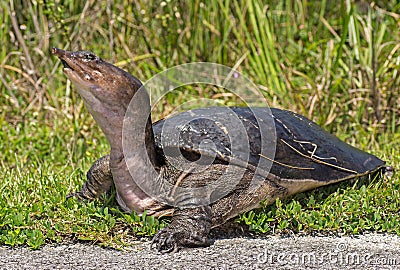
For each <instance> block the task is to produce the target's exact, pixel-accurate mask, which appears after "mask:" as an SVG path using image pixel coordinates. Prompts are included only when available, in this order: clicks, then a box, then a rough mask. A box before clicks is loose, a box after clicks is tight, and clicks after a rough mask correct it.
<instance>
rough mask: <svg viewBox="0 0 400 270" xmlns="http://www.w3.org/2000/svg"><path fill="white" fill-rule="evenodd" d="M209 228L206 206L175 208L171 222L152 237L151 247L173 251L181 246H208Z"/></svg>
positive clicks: (209, 222)
mask: <svg viewBox="0 0 400 270" xmlns="http://www.w3.org/2000/svg"><path fill="white" fill-rule="evenodd" d="M210 228H211V219H210V210H209V209H208V207H199V208H190V209H183V210H176V211H175V214H174V216H173V217H172V221H171V223H170V224H169V225H168V226H167V227H166V228H164V229H162V230H160V231H159V232H158V233H157V234H156V235H155V236H154V238H153V240H152V242H151V247H153V246H156V248H157V250H158V251H159V252H161V253H170V252H172V253H174V252H177V251H178V250H179V249H180V248H182V247H208V246H210V244H211V241H210V239H209V237H208V234H209V232H210Z"/></svg>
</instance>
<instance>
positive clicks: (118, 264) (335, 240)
mask: <svg viewBox="0 0 400 270" xmlns="http://www.w3.org/2000/svg"><path fill="white" fill-rule="evenodd" d="M399 240H400V237H399V236H396V235H384V234H368V235H360V236H351V237H349V236H346V237H337V236H335V237H334V236H332V237H330V236H329V237H327V236H323V237H322V236H319V237H318V236H317V237H316V236H298V235H295V236H289V237H288V236H286V237H280V236H266V237H263V238H243V237H241V238H231V239H218V240H215V242H214V244H213V245H211V246H210V247H208V248H191V249H183V250H181V251H179V252H178V253H175V254H160V253H158V252H156V251H155V250H153V249H150V242H148V241H145V242H137V243H136V244H134V245H133V246H132V249H131V250H129V251H127V250H124V251H118V250H115V249H109V248H102V247H99V246H96V245H89V244H82V243H67V244H50V245H46V246H44V247H43V248H41V249H40V250H35V251H32V250H29V249H28V248H26V247H18V248H10V247H4V246H3V247H1V246H0V269H7V270H9V269H277V268H279V269H400V241H399Z"/></svg>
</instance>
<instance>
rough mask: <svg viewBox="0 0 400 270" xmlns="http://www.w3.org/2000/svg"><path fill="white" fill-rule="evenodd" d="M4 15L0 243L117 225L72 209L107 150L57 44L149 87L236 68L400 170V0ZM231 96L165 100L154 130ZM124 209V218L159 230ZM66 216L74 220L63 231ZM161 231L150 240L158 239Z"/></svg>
mask: <svg viewBox="0 0 400 270" xmlns="http://www.w3.org/2000/svg"><path fill="white" fill-rule="evenodd" d="M0 16H1V18H2V24H1V27H0V42H1V44H2V47H1V48H0V82H1V83H0V124H1V130H0V149H2V151H1V152H0V171H1V173H2V174H3V175H4V177H3V180H2V182H1V187H3V188H2V191H1V193H0V243H5V242H7V241H8V242H9V243H11V242H12V241H14V242H15V241H17V242H18V241H20V242H21V241H22V243H30V245H31V246H32V247H35V246H38V245H40V244H41V242H40V241H41V239H42V237H44V236H45V238H49V239H56V238H57V237H58V236H60V235H71V234H74V235H78V238H79V237H81V238H83V239H86V238H87V239H89V238H90V239H92V238H95V239H100V238H102V239H104V237H106V236H105V235H104V234H101V235H100V233H98V232H96V233H93V234H94V236H93V235H92V233H90V232H87V230H89V229H88V228H89V227H90V224H92V223H93V222H95V221H93V218H94V217H99V216H100V219H101V221H99V220H97V221H96V222H97V223H96V222H95V223H96V224H97V225H96V226H98V228H100V227H101V228H104V226H105V227H107V226H111V227H112V228H114V229H115V226H114V225H115V221H112V220H111V219H110V216H109V214H108V212H107V213H105V212H104V209H103V208H101V207H100V208H96V207H98V205H94V206H93V205H92V206H88V208H85V209H81V208H78V206H77V205H76V204H72V203H70V205H69V206H70V208H68V207H67V208H66V207H65V205H64V204H63V202H62V199H61V198H63V196H64V195H65V193H67V192H68V191H71V190H73V189H76V188H77V186H79V184H80V183H81V182H82V181H83V177H84V175H83V172H82V171H84V170H86V169H87V168H88V166H90V162H91V161H93V160H94V159H95V158H96V157H98V156H100V155H102V154H105V153H107V151H108V146H107V143H106V141H105V138H104V136H103V135H102V134H101V132H100V130H99V128H98V127H97V125H96V124H95V123H94V121H93V120H92V119H91V117H90V116H89V115H88V113H87V111H86V110H85V109H84V106H83V103H82V101H81V100H80V98H79V97H78V96H77V95H76V93H75V92H74V91H73V89H72V87H71V85H70V83H69V82H68V81H67V80H66V78H65V76H64V75H63V74H62V71H61V66H60V62H59V61H58V60H57V59H56V58H55V57H53V56H51V54H50V49H51V47H53V46H56V47H59V48H64V49H69V50H80V49H85V50H91V51H93V52H95V53H96V54H98V55H100V56H101V57H102V58H104V59H106V60H109V61H111V62H114V63H116V64H117V65H119V66H120V67H122V68H124V69H126V70H128V71H129V72H131V73H132V74H134V75H135V76H136V77H138V78H139V79H140V80H142V81H146V80H147V79H149V78H150V77H151V76H152V75H154V74H156V73H157V72H159V71H162V70H163V69H165V68H168V67H172V66H175V65H178V64H183V63H187V62H193V61H207V62H216V63H220V64H224V65H227V66H231V67H233V66H235V67H237V68H238V69H239V70H240V71H241V72H243V73H244V74H246V75H248V77H250V78H251V79H252V80H253V82H255V83H256V84H257V85H259V87H260V89H261V90H262V91H263V93H264V96H265V98H266V100H267V101H268V103H269V104H270V105H271V106H275V107H281V108H286V109H290V110H293V111H297V112H299V113H302V114H304V115H306V116H308V117H309V118H312V119H313V120H315V121H316V122H317V123H319V124H320V125H322V126H324V127H325V128H326V129H328V130H330V131H332V132H335V133H336V134H337V135H338V136H340V137H341V138H343V139H345V140H346V141H347V142H349V143H352V144H353V145H356V146H358V147H360V148H363V149H368V150H369V151H372V152H374V153H375V154H377V155H378V156H380V157H382V158H384V159H386V160H389V163H390V164H391V165H393V166H395V167H399V160H398V158H397V157H398V151H399V148H400V147H399V146H400V136H399V134H400V131H399V126H400V105H399V104H400V76H399V66H400V36H399V30H398V29H399V27H400V4H399V3H398V1H396V0H388V1H377V2H373V3H371V4H369V3H367V2H366V1H362V0H360V1H350V0H341V1H339V2H335V1H326V0H322V1H314V2H313V1H306V0H285V1H277V0H275V1H272V0H270V1H261V0H250V1H230V0H214V1H200V0H195V1H192V2H185V1H184V2H182V3H179V4H178V3H177V2H176V1H169V0H167V1H162V2H159V1H153V0H134V1H126V0H119V1H110V0H108V1H92V0H90V1H72V0H66V1H55V0H50V1H32V0H28V1H14V0H9V1H2V2H0ZM218 91H220V90H219V89H216V88H213V87H210V86H201V85H194V86H192V87H188V88H184V89H183V90H182V92H181V93H173V94H171V95H173V96H172V98H168V97H167V98H166V99H165V100H163V102H162V106H159V107H158V110H159V111H156V112H155V117H154V120H156V119H157V118H158V117H161V116H165V115H167V114H168V113H169V112H170V111H172V110H173V108H174V107H175V106H177V105H179V103H181V102H184V101H186V100H187V99H188V97H190V96H195V95H198V94H200V95H201V96H202V97H213V96H214V95H216V94H217V92H218ZM226 98H227V99H230V98H231V97H230V96H229V95H227V96H226ZM382 145H385V147H384V148H382ZM393 181H394V183H395V184H394V185H395V186H396V183H398V177H397V178H396V177H395V178H394V180H393ZM49 187H50V188H49ZM396 187H397V186H396ZM46 188H49V189H48V190H47V189H46ZM44 190H47V191H48V192H47V193H46V192H45V193H43V191H44ZM389 191H390V192H392V191H393V186H392V187H391V189H390V190H389ZM377 192H378V191H377ZM46 194H47V195H46ZM374 194H375V193H374ZM374 194H372V195H369V196H374ZM27 202H30V203H27ZM72 205H74V206H72ZM376 207H377V208H379V207H380V205H379V204H378V205H377V206H376ZM71 208H72V209H71ZM323 208H324V207H321V209H323ZM372 209H374V208H372ZM107 211H108V210H107ZM112 211H114V210H112ZM30 212H31V213H32V214H29V213H30ZM114 212H115V213H117V216H118V215H120V216H118V217H119V218H120V219H121V220H124V222H127V220H130V221H129V222H128V223H130V224H132V223H135V224H142V225H143V224H145V223H146V220H137V217H128V216H123V215H122V214H118V211H117V210H115V211H114ZM278 212H279V211H278ZM15 213H21V214H18V215H16V214H15ZM49 213H50V214H49ZM286 214H287V213H286V212H285V215H286ZM49 215H52V216H50V217H49ZM6 220H9V221H6ZM47 220H49V221H48V222H47ZM63 220H69V222H67V223H66V224H64V225H63V227H62V228H61V227H59V226H61V225H60V224H61V223H63ZM260 220H261V218H260ZM45 221H46V222H45ZM255 222H257V221H255ZM150 223H151V224H152V225H151V226H149V227H148V228H147V227H146V228H147V229H143V233H151V232H152V231H154V228H153V227H152V226H153V224H154V221H151V222H150ZM88 224H89V225H88ZM110 224H114V225H110ZM157 224H158V223H157ZM336 225H337V224H336V223H335V226H336ZM157 226H158V225H157ZM385 226H386V225H385ZM139 227H140V226H139ZM139 227H138V228H139ZM13 228H14V229H13ZM26 228H28V229H26ZM96 228H97V227H96ZM30 229H32V230H33V229H35V233H32V232H31V231H30ZM21 230H27V231H26V232H24V233H22V231H21ZM99 230H100V229H99ZM138 230H140V229H138ZM17 232H18V233H17ZM14 234H15V235H16V236H15V237H14V236H13V235H14ZM108 235H109V234H108ZM111 238H112V237H111ZM4 239H6V240H4ZM13 239H14V240H13ZM18 239H19V240H18ZM35 239H36V240H35ZM38 239H39V240H38ZM107 239H109V238H107ZM35 241H37V242H35ZM18 243H19V242H18Z"/></svg>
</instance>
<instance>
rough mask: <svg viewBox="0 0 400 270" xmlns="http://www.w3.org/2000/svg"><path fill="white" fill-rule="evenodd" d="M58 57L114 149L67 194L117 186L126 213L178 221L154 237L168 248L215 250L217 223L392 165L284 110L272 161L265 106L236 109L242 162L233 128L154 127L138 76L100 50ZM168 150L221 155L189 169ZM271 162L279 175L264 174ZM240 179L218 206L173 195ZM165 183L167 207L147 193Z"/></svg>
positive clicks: (275, 114)
mask: <svg viewBox="0 0 400 270" xmlns="http://www.w3.org/2000/svg"><path fill="white" fill-rule="evenodd" d="M52 53H53V54H54V55H56V56H57V57H59V58H60V59H61V61H62V63H63V64H64V73H65V74H66V75H67V77H68V78H69V79H70V80H71V81H72V82H73V84H74V85H75V86H76V89H77V91H78V93H79V94H80V95H81V97H82V98H83V100H84V102H85V105H86V107H87V109H88V110H89V112H90V113H91V114H92V116H93V117H94V119H95V121H96V122H97V123H98V124H99V126H100V128H101V129H102V131H103V132H104V133H105V135H106V137H107V139H108V141H109V143H110V146H111V151H110V154H109V155H107V156H104V157H102V158H100V159H99V160H97V161H96V162H95V163H94V164H93V166H92V167H91V168H90V170H89V171H88V174H87V182H85V183H84V184H83V187H82V189H81V190H80V191H79V192H77V193H72V194H70V195H68V197H74V196H75V197H78V198H79V199H94V198H96V197H98V196H99V195H100V194H101V193H103V192H105V191H107V190H108V189H109V188H110V187H111V186H112V185H115V189H116V193H117V201H118V203H119V205H120V206H121V208H122V209H124V210H126V211H135V212H137V213H143V212H144V211H146V214H147V215H154V216H164V215H171V214H172V220H171V223H170V224H169V225H168V226H167V227H166V228H164V229H162V230H160V231H159V232H158V233H157V234H156V235H155V237H154V238H153V244H155V245H156V247H157V249H158V250H159V251H161V252H171V251H176V250H178V249H179V248H180V247H183V246H208V245H209V244H210V240H209V237H208V234H209V231H210V229H211V228H212V227H216V226H219V225H221V224H222V223H224V222H225V221H227V220H228V219H230V218H232V217H234V216H236V215H238V214H240V213H243V212H245V211H248V210H251V209H254V208H257V207H259V206H260V203H261V202H265V203H266V204H270V203H273V202H274V201H275V200H276V198H284V197H288V196H290V195H293V194H295V193H298V192H302V191H305V190H309V189H313V188H316V187H320V186H324V185H328V184H331V183H336V182H339V181H343V180H349V179H354V178H356V177H360V176H365V175H370V174H373V173H376V172H378V171H379V170H381V169H383V168H384V164H385V163H384V162H383V161H382V160H380V159H378V158H377V157H375V156H373V155H370V154H368V153H366V152H363V151H361V150H358V149H356V148H354V147H352V146H350V145H348V144H346V143H344V142H342V141H340V140H339V139H338V138H336V137H335V136H333V135H331V134H329V133H327V132H326V131H324V130H323V129H322V128H320V127H319V126H317V125H316V124H315V123H313V122H312V121H310V120H308V119H307V118H305V117H304V116H301V115H298V114H295V113H293V112H289V111H285V110H279V109H272V110H271V112H272V114H271V113H269V114H268V112H267V113H266V114H265V115H267V116H266V119H265V120H266V121H267V120H268V119H267V118H270V119H269V120H270V121H272V123H273V130H274V134H275V136H276V138H275V140H272V141H269V142H270V143H271V142H274V144H276V151H275V157H273V160H270V159H271V158H270V157H267V156H264V155H262V147H261V142H262V136H263V134H262V131H261V130H262V129H261V128H260V121H258V120H259V119H256V117H255V114H258V113H263V112H264V111H265V110H266V108H252V109H251V108H229V109H230V110H231V112H233V113H234V114H235V115H236V116H237V117H238V118H239V119H240V123H241V125H242V127H244V130H245V131H246V134H247V137H248V138H247V140H248V142H249V149H248V152H249V155H248V156H247V158H244V159H243V158H241V156H240V155H237V156H234V155H233V154H232V149H233V147H234V146H233V145H231V144H230V143H229V140H228V139H227V138H226V135H229V134H230V133H229V132H226V130H225V128H224V126H221V125H219V124H218V123H216V122H213V121H210V120H209V119H204V118H202V117H199V118H196V119H195V120H194V121H189V122H187V123H186V124H185V125H181V123H180V121H179V120H180V119H181V118H182V117H183V116H184V115H185V113H181V114H177V115H174V116H172V117H170V118H168V119H167V120H168V121H169V122H168V121H166V120H161V121H158V122H156V123H155V124H154V125H152V122H151V117H150V116H149V112H150V103H149V98H148V95H147V93H146V91H144V90H143V88H141V86H142V84H141V83H140V81H139V80H138V79H136V78H135V77H133V76H132V75H130V74H129V73H127V72H125V71H123V70H122V69H120V68H117V67H115V66H114V65H112V64H110V63H108V62H106V61H104V60H102V59H101V58H99V57H98V56H96V55H95V54H93V53H91V52H87V51H77V52H69V51H63V50H61V49H57V48H53V50H52ZM133 97H135V98H136V97H139V99H140V102H139V103H138V104H140V106H136V107H133V108H132V107H129V104H130V101H131V99H132V98H133ZM128 108H130V109H131V110H132V111H131V115H130V116H129V117H128V118H129V119H130V122H129V123H130V125H131V126H130V133H129V134H128V137H129V136H130V137H131V138H133V139H132V140H130V141H129V147H130V149H133V150H132V151H131V152H133V153H129V154H130V156H129V158H128V157H127V156H126V152H124V149H123V146H124V145H123V141H124V138H125V137H124V136H126V134H123V127H124V121H125V120H124V118H125V117H126V114H127V110H128ZM222 110H224V109H222V108H219V107H214V108H207V109H196V110H193V111H191V112H190V113H191V114H193V115H197V114H199V113H200V114H203V113H204V112H205V111H208V112H209V113H210V114H211V115H217V114H219V113H221V112H222ZM261 120H262V121H263V120H264V119H261ZM262 121H261V122H262ZM175 122H176V124H174V123H175ZM166 123H170V127H172V128H169V129H164V125H166ZM174 132H178V133H180V135H181V136H180V137H178V139H171V138H176V137H173V136H172V135H173V133H174ZM224 134H225V135H224ZM163 138H164V143H163ZM128 139H129V138H128ZM125 140H126V138H125ZM267 141H268V140H267ZM203 142H212V143H211V144H210V145H213V146H212V147H211V148H208V147H207V144H205V143H203ZM143 145H144V146H145V147H143ZM271 147H272V145H271ZM169 148H171V149H175V150H176V149H179V152H180V153H181V154H182V156H184V158H185V159H186V160H188V161H190V162H194V161H196V160H199V159H200V160H201V157H202V156H208V155H209V154H210V153H214V154H215V155H214V156H212V154H210V156H212V162H211V163H209V164H207V169H206V170H200V171H192V170H191V169H189V170H185V171H183V170H180V169H179V168H178V169H177V167H176V166H174V165H171V163H170V160H169V159H168V153H170V152H168V151H165V150H166V149H169ZM210 149H211V150H210ZM172 152H174V151H172ZM166 153H167V154H166ZM174 153H175V152H174ZM173 158H174V156H173V155H172V159H173ZM128 159H129V160H128ZM266 161H268V162H269V163H268V162H267V163H265V162H266ZM190 162H189V163H188V164H189V165H190V164H191V163H190ZM263 162H264V163H265V164H267V166H269V167H270V168H268V169H270V170H267V169H265V170H263V169H264V168H262V166H261V168H260V166H259V165H260V163H262V164H264V163H263ZM268 164H269V165H268ZM259 168H260V170H259V171H257V169H259ZM237 175H240V179H239V181H238V182H235V183H234V185H233V189H231V190H228V192H227V193H224V194H225V195H224V196H223V197H221V198H218V197H217V199H215V200H210V202H209V204H202V203H199V204H196V202H194V203H193V204H192V205H191V207H187V205H185V204H179V203H180V202H187V201H189V204H190V200H191V198H190V194H191V193H187V194H185V196H186V197H185V196H183V199H182V200H181V201H179V199H178V198H177V197H174V196H173V195H174V194H175V193H174V192H175V188H180V187H188V188H189V190H190V188H193V189H196V188H199V187H204V186H205V185H207V183H214V184H215V183H217V184H220V185H221V186H224V185H226V183H227V182H229V181H230V179H231V178H232V179H233V178H235V177H236V176H237ZM256 176H257V177H256ZM255 178H258V179H261V180H262V181H258V182H257V181H256V183H257V184H256V185H255V186H253V187H252V185H251V184H252V183H253V180H254V179H255ZM165 180H166V181H167V183H170V184H171V185H172V186H173V191H172V192H169V193H168V195H169V198H170V199H171V202H172V203H166V201H160V200H158V198H155V197H154V196H150V195H149V194H148V191H147V192H145V191H144V190H143V189H142V185H143V184H146V183H152V185H153V186H152V187H153V188H154V189H159V190H163V188H162V187H161V186H162V185H164V184H165V183H166V182H165ZM154 183H155V184H154ZM157 183H159V185H157ZM154 185H156V186H154ZM150 186H151V185H150ZM223 192H226V190H223ZM171 193H174V194H172V195H171ZM193 194H194V193H193ZM207 196H208V197H212V196H214V194H211V193H210V194H207ZM167 197H168V196H167ZM178 202H179V203H178Z"/></svg>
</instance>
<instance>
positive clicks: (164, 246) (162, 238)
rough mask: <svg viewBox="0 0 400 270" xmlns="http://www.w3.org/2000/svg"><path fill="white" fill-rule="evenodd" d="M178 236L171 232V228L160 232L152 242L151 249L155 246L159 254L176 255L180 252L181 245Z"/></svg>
mask: <svg viewBox="0 0 400 270" xmlns="http://www.w3.org/2000/svg"><path fill="white" fill-rule="evenodd" d="M178 243H179V240H178V238H177V234H175V233H173V232H171V230H169V228H168V227H167V228H165V229H163V230H161V231H159V232H158V233H157V234H156V235H155V236H154V237H153V240H152V241H151V244H150V248H153V247H154V245H156V246H157V250H158V252H161V253H163V254H165V253H175V252H177V251H178V250H179V247H180V245H179V244H178Z"/></svg>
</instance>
